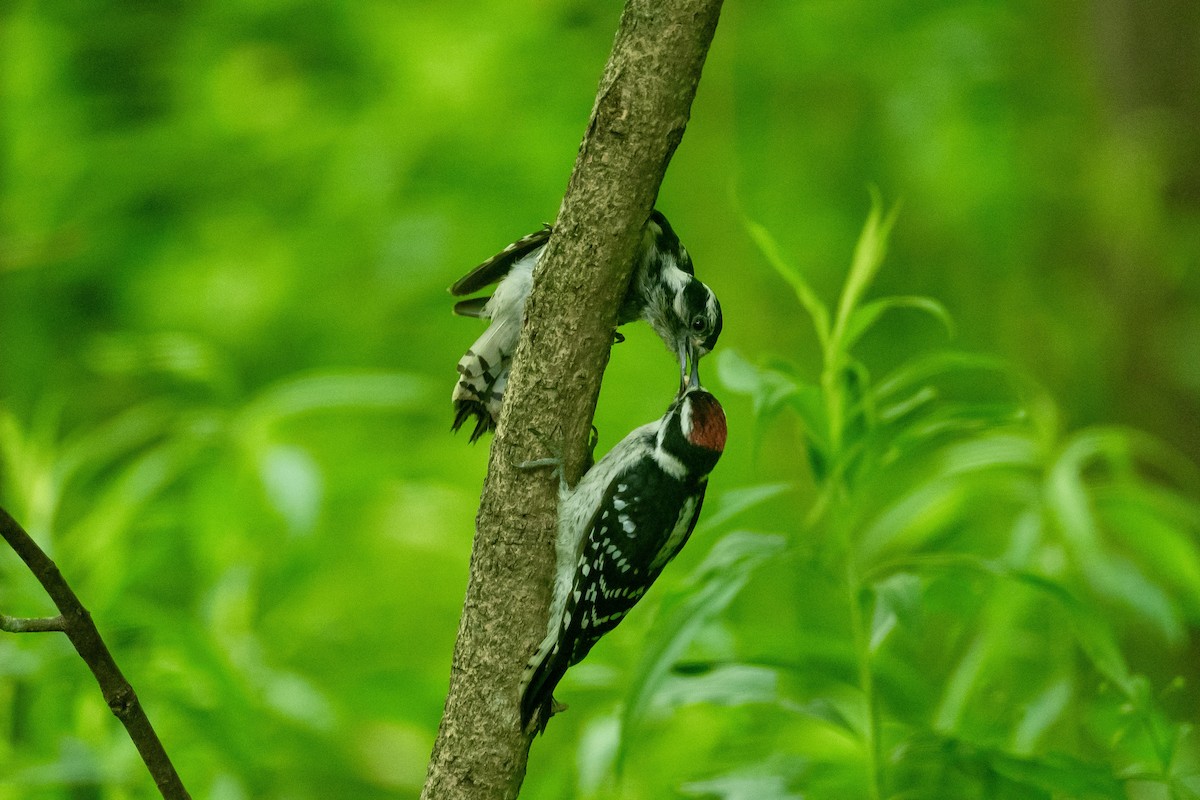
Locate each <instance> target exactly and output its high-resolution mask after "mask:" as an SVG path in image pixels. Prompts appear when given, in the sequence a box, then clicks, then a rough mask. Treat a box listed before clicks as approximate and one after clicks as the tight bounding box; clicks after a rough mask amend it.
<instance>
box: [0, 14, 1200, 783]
mask: <svg viewBox="0 0 1200 800" xmlns="http://www.w3.org/2000/svg"><path fill="white" fill-rule="evenodd" d="M619 12H620V8H619V4H617V3H605V4H596V3H584V2H574V3H572V2H565V3H546V2H508V3H482V4H481V3H459V2H449V3H447V2H441V3H421V2H401V3H386V2H370V1H368V2H361V3H333V2H329V3H305V2H294V1H293V0H271V1H270V2H250V1H249V0H227V1H226V2H223V3H183V2H145V1H141V2H137V1H134V0H128V1H127V2H115V1H113V2H101V1H100V0H94V1H93V2H33V1H32V0H14V2H10V3H7V4H5V5H3V6H0V25H2V28H0V98H2V105H0V130H2V131H3V151H2V152H3V161H2V171H0V502H3V505H4V506H5V507H6V508H8V509H9V510H10V511H11V512H12V513H13V514H14V515H15V516H17V517H18V519H20V520H21V521H22V522H23V523H24V524H25V525H26V527H27V528H28V529H29V530H30V532H31V533H33V534H34V535H35V537H36V538H38V539H39V541H40V542H42V543H43V545H44V546H45V547H46V548H47V549H48V550H49V551H50V552H51V554H52V555H53V556H54V557H55V558H56V559H57V561H58V563H59V565H60V567H61V568H62V570H63V571H64V573H65V574H66V575H67V576H68V578H69V579H70V580H71V581H72V583H73V584H74V586H75V588H76V589H77V591H78V592H79V593H80V595H81V596H82V597H83V598H84V600H85V602H86V603H87V604H88V606H89V608H90V610H91V611H92V612H93V614H94V616H95V618H96V620H97V622H98V624H99V626H100V628H101V630H102V632H103V633H104V634H105V635H106V636H107V637H108V639H109V642H110V645H111V646H112V648H113V650H114V652H115V655H116V657H117V659H118V661H119V662H120V663H121V664H122V666H123V667H124V669H125V672H126V674H127V675H128V677H129V678H130V679H131V681H132V682H133V684H134V685H135V686H136V687H137V689H138V691H139V693H140V695H141V697H142V699H143V702H144V704H145V705H146V706H147V708H148V710H149V713H150V715H151V717H152V719H153V720H154V721H155V722H156V724H157V725H158V727H159V731H160V733H161V735H162V737H163V739H164V740H165V742H166V743H167V746H168V749H169V750H170V752H171V753H172V755H173V757H174V758H175V760H176V762H177V765H178V766H179V768H180V771H181V773H182V774H183V777H184V779H185V781H186V782H187V783H188V785H189V788H190V789H191V790H192V792H193V795H194V796H197V797H208V798H216V799H217V800H240V798H309V797H311V798H318V797H320V798H324V797H346V798H376V797H378V798H382V797H415V796H416V794H417V792H418V789H419V786H420V783H421V781H422V778H423V774H424V768H425V762H426V759H427V756H428V752H429V749H430V747H431V744H432V740H433V735H434V732H435V730H436V725H437V721H438V717H439V714H440V710H441V704H442V701H443V699H444V693H445V687H446V680H447V672H448V668H449V661H450V651H451V647H452V644H453V637H454V633H455V629H456V625H457V619H458V610H459V606H460V603H461V599H462V593H463V589H464V586H465V577H466V565H467V558H468V555H469V547H470V540H471V533H472V528H473V517H474V511H475V504H476V500H477V497H478V490H479V487H480V485H481V482H482V477H483V472H484V468H485V459H486V445H485V444H481V445H478V446H475V447H471V446H469V445H468V444H467V443H466V441H465V437H457V438H456V437H452V436H450V435H449V433H448V431H447V428H448V423H449V419H450V414H449V405H448V398H449V393H450V389H451V387H452V385H453V379H454V372H453V363H454V362H455V361H456V360H457V358H458V357H459V356H460V355H461V353H462V351H463V350H464V349H465V348H466V347H467V346H468V345H469V343H470V342H471V341H472V339H473V337H474V336H475V335H476V334H477V332H478V326H477V324H476V323H475V322H474V321H470V320H462V319H456V318H453V317H452V316H450V313H449V306H450V302H449V298H448V296H447V295H446V294H445V291H444V289H445V287H446V286H447V285H449V284H450V283H451V282H452V281H453V280H454V279H455V278H457V277H459V275H461V274H462V273H464V272H465V271H466V270H467V269H469V268H470V267H471V266H473V265H474V264H476V263H477V262H478V261H480V260H482V259H483V258H485V257H487V256H488V255H490V254H491V253H493V252H495V251H496V250H498V249H499V248H500V247H502V246H503V245H505V244H507V243H508V242H509V241H511V240H513V239H515V238H516V237H518V236H520V235H522V234H524V233H526V232H528V231H530V230H533V229H534V228H535V227H537V225H539V224H540V223H541V222H543V221H549V220H551V219H552V218H553V216H554V213H555V210H556V208H557V204H558V202H559V200H560V197H561V192H562V190H563V188H564V187H565V184H566V179H567V176H568V174H569V170H570V167H571V164H572V161H573V158H574V154H575V150H576V147H577V145H578V142H579V138H580V136H581V134H582V131H583V128H584V125H585V123H586V120H587V115H588V113H589V110H590V107H591V103H592V100H593V92H594V89H595V85H596V80H597V78H598V76H599V74H600V70H601V67H602V65H603V61H604V59H605V57H606V56H607V53H608V48H609V45H610V43H611V38H612V34H613V32H614V31H615V29H616V22H617V18H618V16H619ZM1197 152H1200V6H1197V5H1196V4H1195V3H1194V2H1191V1H1190V0H1151V1H1150V2H1134V0H1091V2H1082V0H1067V1H1066V2H1062V3H1053V4H1051V3H1034V2H1021V1H1020V0H1010V2H945V1H942V2H938V1H936V0H929V1H925V2H885V3H875V4H870V3H854V2H851V3H830V2H813V1H810V0H802V1H801V2H796V0H761V2H753V3H730V4H728V6H727V8H726V9H725V12H724V17H723V19H722V22H721V26H720V28H719V30H718V33H717V38H716V42H715V44H714V46H713V49H712V52H711V54H710V57H709V61H708V65H707V66H706V69H705V75H704V80H703V81H702V82H701V87H700V93H699V96H698V97H697V100H696V105H695V107H694V109H693V114H692V121H691V124H690V125H689V128H688V132H687V135H686V137H685V139H684V141H683V144H682V146H681V148H680V150H679V152H678V154H677V155H676V158H675V160H674V162H673V164H672V167H671V170H670V173H669V174H668V176H667V180H666V183H665V184H664V186H663V190H662V195H661V197H660V204H659V205H660V208H662V209H663V210H664V211H665V212H666V213H667V214H668V215H669V216H670V218H671V220H672V222H673V223H674V225H675V226H676V228H677V230H678V231H679V232H680V233H681V235H682V237H683V238H684V240H685V242H686V243H687V245H688V247H689V250H690V251H691V252H692V254H693V256H694V258H695V260H696V264H697V269H698V271H699V272H700V274H701V275H702V276H703V277H704V278H705V280H706V281H707V282H709V283H710V285H712V286H713V287H714V288H715V289H716V290H717V291H718V293H719V294H720V296H721V299H722V304H723V307H724V311H725V315H726V328H725V333H724V335H723V338H722V343H721V347H720V352H719V354H718V355H717V356H716V357H714V358H712V359H709V360H707V361H706V362H705V378H706V383H707V384H708V385H709V387H710V388H712V389H713V390H714V391H715V392H716V393H717V394H718V395H719V396H720V397H721V398H722V401H723V402H724V403H725V406H726V410H727V413H728V416H729V420H730V428H731V434H730V443H729V449H728V451H727V453H726V455H725V457H724V459H723V461H722V463H721V464H720V466H719V467H718V469H717V471H716V472H715V474H714V476H713V480H712V488H711V490H710V500H709V504H708V506H707V508H706V512H705V521H704V523H703V527H702V528H701V530H700V531H699V532H698V534H697V536H696V538H695V539H693V543H692V544H691V545H690V546H689V548H688V550H687V551H686V552H685V553H683V554H682V556H681V557H680V559H679V561H678V563H676V564H675V565H674V566H673V567H672V568H671V569H670V570H668V572H667V574H666V575H664V576H663V578H662V580H661V581H660V586H658V587H657V588H656V589H655V590H654V591H653V592H652V593H651V594H650V595H649V596H648V597H647V598H646V600H645V601H644V602H643V604H642V606H641V607H640V608H639V610H638V611H637V612H636V613H634V614H633V615H632V616H631V617H630V618H629V619H628V620H627V621H626V622H625V623H624V624H623V625H622V627H621V628H620V630H619V631H617V632H616V633H614V634H613V635H612V636H611V637H609V639H608V640H606V641H605V642H604V643H602V644H601V645H599V646H598V647H597V648H596V650H595V651H594V653H593V655H592V656H591V657H589V659H588V661H587V662H586V663H585V664H583V665H581V666H580V667H578V668H577V669H576V670H574V671H573V672H572V674H571V676H569V677H568V678H567V680H566V681H565V682H564V683H563V685H562V688H561V690H560V692H559V695H560V698H561V699H563V700H565V701H566V702H568V703H569V704H570V705H571V710H570V712H569V713H567V714H566V715H564V716H562V717H560V718H558V719H556V720H555V722H554V724H553V725H552V726H551V727H550V729H549V732H548V734H547V735H546V736H545V737H543V738H542V739H539V740H538V741H537V742H536V743H535V744H534V749H533V753H532V756H531V761H530V772H529V777H528V779H527V781H526V789H525V793H524V795H523V796H525V797H529V798H559V797H592V796H596V797H631V798H641V797H644V798H658V797H664V796H679V795H680V794H683V795H685V796H699V797H713V796H715V797H725V798H763V799H765V800H771V798H792V797H809V798H846V797H871V798H876V797H897V798H899V797H903V798H925V797H928V798H945V797H956V798H957V797H964V798H971V797H979V798H985V797H986V798H990V797H997V798H1090V797H1122V798H1123V797H1129V798H1137V800H1158V799H1159V798H1191V797H1197V796H1200V779H1198V778H1197V773H1198V770H1200V766H1198V763H1197V757H1198V755H1200V745H1198V744H1197V740H1196V735H1195V734H1194V733H1193V732H1192V730H1191V727H1190V726H1191V724H1192V723H1193V722H1194V721H1195V720H1196V717H1197V710H1198V709H1200V688H1198V686H1197V680H1198V679H1200V674H1198V673H1200V670H1198V669H1197V667H1196V663H1197V660H1198V658H1200V652H1198V651H1197V647H1196V631H1197V627H1198V622H1200V548H1198V547H1197V535H1198V534H1200V503H1198V499H1197V498H1198V497H1200V489H1198V486H1200V478H1198V477H1197V472H1196V468H1195V467H1194V466H1193V464H1194V463H1195V462H1196V461H1197V460H1198V458H1200V425H1197V420H1198V419H1200V302H1198V299H1200V274H1198V271H1197V266H1198V261H1200V159H1197V158H1196V153H1197ZM869 185H874V186H877V187H879V191H880V192H881V194H882V195H883V196H884V197H885V198H888V199H889V200H890V199H895V198H900V199H901V202H902V211H901V213H900V214H899V216H898V217H896V218H895V219H894V220H893V217H892V216H891V215H890V214H889V213H886V209H882V210H881V209H877V210H876V212H874V213H873V214H872V215H871V216H870V218H869V219H868V224H867V227H866V228H865V229H864V228H863V220H864V219H866V218H867V217H868V211H869V209H870V203H869V199H868V193H867V188H866V187H868V186H869ZM889 228H890V229H891V236H890V241H889V240H888V236H887V232H888V229H889ZM860 231H862V235H861V238H860ZM885 242H888V244H887V259H886V264H885V266H884V267H883V269H882V271H881V272H878V274H877V271H878V270H879V265H880V260H881V259H882V257H883V255H884V247H885ZM856 243H857V244H856ZM882 297H900V298H907V299H902V300H897V301H882V302H881V301H880V300H879V298H882ZM929 298H935V299H936V302H935V300H933V299H929ZM906 309H908V310H906ZM913 311H915V312H916V313H913ZM822 317H824V319H825V321H824V322H821V319H822ZM814 319H815V320H816V325H815V327H814V325H813V320H814ZM951 320H953V322H951ZM947 326H949V327H950V328H951V330H952V331H953V334H954V335H953V338H952V339H950V340H949V341H948V340H947V330H946V327H947ZM626 335H627V336H628V341H627V342H626V343H625V344H623V345H621V346H619V347H617V348H616V349H615V350H614V353H613V359H612V362H611V364H610V367H609V371H608V373H607V376H606V377H607V380H606V383H605V388H604V391H603V394H602V397H601V403H600V409H599V412H598V415H597V425H598V427H599V429H600V432H601V445H600V447H601V449H602V450H603V449H606V448H607V447H608V446H610V445H611V444H612V443H613V442H615V441H616V440H617V439H619V438H620V436H622V435H623V434H624V433H625V432H626V431H627V430H629V429H630V428H632V427H634V426H635V425H637V424H641V423H642V422H645V421H647V420H649V419H652V418H654V417H656V416H658V415H659V414H660V413H661V411H662V409H663V408H664V407H665V405H666V403H667V402H668V400H669V398H670V396H671V393H672V391H673V386H674V380H675V378H674V374H675V373H674V371H673V369H672V366H671V357H670V355H669V354H668V353H667V352H666V351H665V350H664V349H663V348H662V346H661V345H660V344H659V343H658V342H657V340H656V339H655V338H654V337H653V335H652V334H651V333H650V332H649V331H648V330H645V329H642V328H638V327H631V328H629V329H627V330H626ZM993 356H995V358H993ZM1006 364H1007V365H1011V366H1006ZM629 387H638V388H637V390H636V391H630V388H629ZM1135 431H1144V432H1145V433H1138V432H1135ZM0 611H3V612H4V613H9V614H21V615H29V616H34V615H40V614H45V613H48V612H49V611H50V608H49V605H48V602H47V601H46V600H45V598H44V597H43V595H42V594H41V592H40V590H39V588H38V587H37V586H36V584H35V582H34V581H33V579H32V578H30V577H29V576H28V575H27V574H26V573H25V571H24V569H23V568H22V566H21V565H20V564H19V563H18V562H17V560H16V559H15V557H14V556H12V555H11V554H8V555H0ZM151 796H153V787H152V786H151V785H150V782H149V780H148V778H146V776H145V775H144V773H143V772H142V770H141V767H140V765H139V764H138V762H137V760H136V755H135V753H134V751H133V748H132V746H131V745H130V744H129V743H128V741H127V740H126V738H125V736H124V733H123V732H122V731H121V729H120V728H119V726H118V724H117V723H116V721H115V720H114V719H113V718H112V717H111V715H110V714H109V713H108V711H107V709H106V708H105V707H104V705H103V703H102V702H101V700H100V697H99V694H98V692H97V691H96V689H95V686H94V684H93V683H92V681H91V678H90V676H88V675H87V674H86V672H85V670H84V668H83V666H82V664H81V663H79V661H78V659H77V658H76V657H75V655H74V653H73V651H72V650H71V649H70V647H69V645H68V644H67V643H66V642H65V641H64V640H63V639H62V638H61V637H59V636H56V635H51V634H41V635H27V636H20V637H18V636H12V635H4V636H3V637H0V799H2V800H10V799H12V800H15V799H16V798H21V799H22V800H24V799H25V798H104V799H105V800H109V799H115V798H146V797H151Z"/></svg>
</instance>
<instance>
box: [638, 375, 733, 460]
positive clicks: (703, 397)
mask: <svg viewBox="0 0 1200 800" xmlns="http://www.w3.org/2000/svg"><path fill="white" fill-rule="evenodd" d="M725 434H726V427H725V411H724V409H722V408H721V404H720V403H719V402H717V398H716V397H714V396H713V395H711V394H709V393H708V392H707V391H705V390H704V389H701V388H699V387H690V388H688V389H687V390H686V391H684V392H683V393H682V394H680V395H679V397H677V398H675V402H673V403H671V405H670V407H669V408H668V409H667V413H666V414H665V415H664V416H663V419H662V424H661V425H660V426H659V429H658V436H657V439H656V441H655V447H654V459H655V461H657V462H658V464H659V466H660V467H662V468H663V469H664V470H665V471H666V472H667V473H669V474H671V475H673V476H674V477H676V478H678V479H680V480H684V479H692V480H700V479H703V478H704V477H706V476H707V475H708V473H710V472H712V468H713V467H715V466H716V464H717V460H718V459H720V458H721V453H722V452H724V450H725Z"/></svg>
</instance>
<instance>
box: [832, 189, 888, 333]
mask: <svg viewBox="0 0 1200 800" xmlns="http://www.w3.org/2000/svg"><path fill="white" fill-rule="evenodd" d="M899 211H900V209H899V207H894V208H893V209H892V210H891V211H889V212H888V214H887V216H886V217H884V216H883V201H882V200H881V199H880V197H879V193H878V192H877V191H874V190H872V192H871V212H870V213H869V214H868V215H867V221H866V224H865V225H863V229H862V233H861V234H859V237H858V243H857V244H856V245H855V246H854V259H853V261H851V263H850V271H849V272H848V273H847V275H846V283H845V285H844V286H843V287H842V296H841V298H840V299H839V300H838V309H837V316H836V317H835V318H834V319H835V321H834V324H833V329H832V330H831V331H830V334H829V343H830V344H831V345H832V346H834V347H836V348H837V349H838V350H840V351H841V352H843V353H845V352H848V351H849V350H850V348H851V345H852V339H851V336H850V331H851V328H852V327H853V322H852V318H853V315H854V313H855V311H856V310H858V307H859V305H860V304H861V302H862V297H863V295H864V294H865V293H866V291H867V289H868V288H869V287H870V285H871V283H872V282H873V281H874V280H875V275H876V273H878V272H879V267H880V266H881V265H882V264H883V259H884V256H885V255H886V254H887V240H888V236H889V235H890V234H891V230H892V226H893V225H894V224H895V223H896V216H897V215H898V214H899ZM867 327H870V324H869V323H868V324H867ZM822 343H824V340H822Z"/></svg>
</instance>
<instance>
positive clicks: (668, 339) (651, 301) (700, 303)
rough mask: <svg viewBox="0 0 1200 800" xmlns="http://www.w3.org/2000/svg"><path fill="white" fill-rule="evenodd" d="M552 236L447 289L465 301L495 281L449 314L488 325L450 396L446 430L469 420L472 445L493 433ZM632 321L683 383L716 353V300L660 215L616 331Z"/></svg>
mask: <svg viewBox="0 0 1200 800" xmlns="http://www.w3.org/2000/svg"><path fill="white" fill-rule="evenodd" d="M552 232H553V231H552V229H551V227H550V226H549V225H546V226H544V227H543V228H542V229H541V230H539V231H537V232H535V233H531V234H529V235H528V236H526V237H524V238H522V239H520V240H518V241H516V242H513V243H512V244H510V245H509V246H508V247H506V248H504V250H502V251H501V252H500V253H497V254H496V255H494V256H492V257H491V258H489V259H488V260H487V261H485V262H483V263H482V264H480V265H479V266H478V267H476V268H475V269H473V270H472V271H471V272H470V273H469V274H468V275H466V276H464V277H463V278H462V279H460V280H459V281H458V282H457V283H455V284H454V285H453V286H451V287H450V293H451V294H454V295H469V294H474V293H475V292H478V291H480V290H481V289H483V288H485V287H487V286H489V285H491V284H493V283H496V282H497V281H498V282H499V284H498V285H497V286H496V289H495V291H494V293H493V294H492V295H491V297H475V298H472V299H470V300H463V301H460V302H459V303H457V304H455V306H454V313H456V314H459V315H461V316H467V317H478V318H481V319H486V320H490V324H489V325H488V328H487V330H486V331H484V332H483V334H482V335H481V336H480V337H479V338H478V339H477V340H476V341H475V343H474V344H473V345H471V348H470V349H469V350H467V352H466V354H465V355H464V356H463V357H462V358H461V359H459V362H458V376H459V377H458V382H457V383H456V384H455V386H454V393H453V395H452V398H451V399H452V400H453V403H454V422H453V424H452V425H451V428H452V429H453V430H455V431H457V430H458V429H459V428H460V427H462V425H463V423H465V422H466V421H467V420H469V419H471V418H472V417H473V418H474V420H475V427H474V430H473V431H472V432H471V437H470V440H471V441H472V442H474V441H475V440H477V439H478V438H479V437H480V436H482V435H483V434H484V433H486V432H487V431H489V430H493V429H495V427H496V421H497V419H498V418H499V416H500V404H501V400H502V399H503V397H504V389H505V386H506V385H507V384H508V368H509V366H510V364H511V362H512V357H513V353H515V352H516V349H517V341H518V339H519V338H520V336H521V325H522V324H523V322H524V318H525V300H526V299H527V298H528V297H529V292H530V290H531V289H532V288H533V270H534V267H535V266H537V263H538V260H539V259H540V258H541V255H542V253H543V252H544V251H545V248H546V243H547V242H548V241H550V236H551V234H552ZM636 319H642V320H645V321H646V322H648V323H649V324H650V327H652V328H654V330H655V332H656V333H657V334H658V335H659V336H660V337H661V338H662V340H663V342H665V343H666V345H667V347H668V348H669V349H670V350H671V352H672V353H674V354H675V356H676V358H678V359H679V374H680V384H681V385H682V384H683V383H684V382H685V381H686V378H687V374H688V370H689V363H691V362H695V361H697V360H699V359H700V358H701V357H702V356H704V355H705V354H706V353H708V352H709V351H710V350H712V349H713V348H714V347H716V344H717V339H718V338H719V337H720V335H721V327H722V324H723V323H722V318H721V304H720V302H718V301H717V296H716V295H715V294H714V293H713V291H712V290H711V289H709V288H708V287H707V286H706V285H704V283H702V282H701V281H700V280H699V279H697V278H696V276H695V271H694V268H693V266H692V257H691V256H690V255H689V254H688V252H687V250H686V249H685V248H684V246H683V244H682V243H681V242H680V241H679V237H678V236H677V235H675V231H674V230H673V229H672V228H671V225H670V223H669V222H667V218H666V217H665V216H663V215H662V213H661V212H659V211H657V210H656V211H654V212H653V213H651V215H650V219H649V220H647V222H646V225H645V228H644V229H643V232H642V239H641V242H640V244H639V247H638V253H637V255H636V256H635V261H634V267H633V274H632V277H631V278H630V281H629V289H628V291H627V292H626V294H625V299H624V300H623V301H622V303H621V306H620V308H619V309H618V311H617V324H618V325H624V324H625V323H627V322H632V321H634V320H636ZM618 341H619V338H618Z"/></svg>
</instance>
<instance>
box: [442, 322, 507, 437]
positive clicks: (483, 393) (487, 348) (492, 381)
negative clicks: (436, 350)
mask: <svg viewBox="0 0 1200 800" xmlns="http://www.w3.org/2000/svg"><path fill="white" fill-rule="evenodd" d="M520 332H521V330H520V326H519V324H514V321H513V320H512V319H511V318H501V319H496V320H493V321H492V324H491V325H489V326H488V329H487V330H486V331H484V332H483V335H482V336H480V337H479V338H478V339H476V340H475V344H473V345H471V349H470V350H468V351H467V352H466V354H465V355H464V356H463V357H462V358H460V359H459V361H458V382H457V383H456V384H455V385H454V394H453V395H452V396H451V399H452V400H453V401H454V423H453V424H452V425H451V426H450V427H451V429H452V430H455V431H457V430H458V429H459V428H460V427H462V425H463V423H464V422H466V421H467V420H469V419H471V418H472V417H474V418H475V429H474V430H473V431H472V432H471V441H472V442H474V441H475V440H476V439H478V438H479V437H480V436H482V435H483V434H484V433H486V432H487V431H490V430H493V429H495V427H496V420H497V419H499V417H500V402H501V400H502V399H503V397H504V387H505V385H506V384H507V383H508V367H509V364H510V363H511V361H512V356H513V351H514V350H516V346H517V338H518V336H520Z"/></svg>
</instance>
